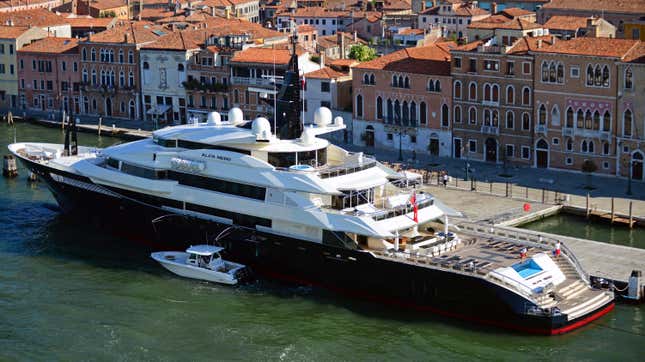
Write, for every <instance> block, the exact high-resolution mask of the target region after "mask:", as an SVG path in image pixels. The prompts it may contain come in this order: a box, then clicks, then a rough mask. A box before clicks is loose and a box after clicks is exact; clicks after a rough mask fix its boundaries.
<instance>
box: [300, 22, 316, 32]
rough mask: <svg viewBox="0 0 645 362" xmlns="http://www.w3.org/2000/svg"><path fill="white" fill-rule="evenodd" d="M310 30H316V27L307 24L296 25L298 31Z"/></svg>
mask: <svg viewBox="0 0 645 362" xmlns="http://www.w3.org/2000/svg"><path fill="white" fill-rule="evenodd" d="M312 31H316V28H314V27H313V26H311V25H309V24H302V25H298V33H310V32H312Z"/></svg>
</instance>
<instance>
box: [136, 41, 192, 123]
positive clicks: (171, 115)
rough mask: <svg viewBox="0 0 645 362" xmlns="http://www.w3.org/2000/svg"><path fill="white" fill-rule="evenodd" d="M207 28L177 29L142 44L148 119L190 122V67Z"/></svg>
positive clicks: (143, 79) (145, 104)
mask: <svg viewBox="0 0 645 362" xmlns="http://www.w3.org/2000/svg"><path fill="white" fill-rule="evenodd" d="M202 34H203V31H199V30H187V31H176V32H174V33H170V34H168V35H166V36H163V37H161V38H159V39H157V40H156V41H154V42H152V43H149V44H145V45H143V46H141V49H140V62H141V63H140V69H141V75H140V79H141V95H142V104H143V110H144V112H143V118H144V120H153V121H154V122H155V124H156V125H160V124H167V123H171V122H172V123H182V122H185V121H186V91H185V88H184V82H186V81H187V79H188V78H187V73H188V70H187V69H186V68H187V66H188V61H189V59H190V58H191V57H193V55H194V54H195V53H197V52H199V51H200V45H199V44H198V41H197V40H196V39H199V37H200V35H202Z"/></svg>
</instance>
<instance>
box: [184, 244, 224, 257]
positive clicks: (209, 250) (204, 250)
mask: <svg viewBox="0 0 645 362" xmlns="http://www.w3.org/2000/svg"><path fill="white" fill-rule="evenodd" d="M222 250H224V248H222V247H219V246H214V245H195V246H191V247H190V248H188V249H186V252H187V253H188V254H197V255H202V256H210V255H213V254H215V253H217V252H220V251H222Z"/></svg>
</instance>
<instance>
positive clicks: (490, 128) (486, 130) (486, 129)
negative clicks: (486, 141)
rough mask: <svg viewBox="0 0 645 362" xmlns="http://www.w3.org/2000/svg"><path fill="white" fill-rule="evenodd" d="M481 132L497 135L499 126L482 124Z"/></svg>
mask: <svg viewBox="0 0 645 362" xmlns="http://www.w3.org/2000/svg"><path fill="white" fill-rule="evenodd" d="M481 133H482V134H491V135H497V136H499V127H496V126H482V128H481Z"/></svg>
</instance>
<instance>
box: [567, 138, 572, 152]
mask: <svg viewBox="0 0 645 362" xmlns="http://www.w3.org/2000/svg"><path fill="white" fill-rule="evenodd" d="M567 151H573V140H572V139H571V138H567Z"/></svg>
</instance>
